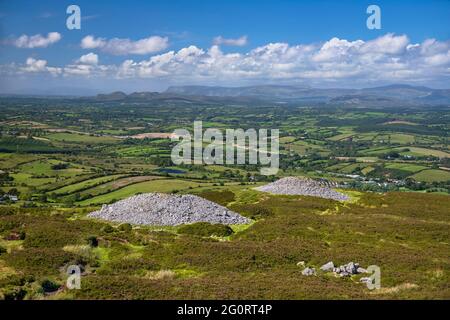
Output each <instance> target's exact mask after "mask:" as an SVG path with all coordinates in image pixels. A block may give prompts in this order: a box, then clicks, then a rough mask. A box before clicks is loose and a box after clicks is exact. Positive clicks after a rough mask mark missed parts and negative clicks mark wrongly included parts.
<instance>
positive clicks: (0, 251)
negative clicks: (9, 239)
mask: <svg viewBox="0 0 450 320" xmlns="http://www.w3.org/2000/svg"><path fill="white" fill-rule="evenodd" d="M6 252H7V250H6V248H4V247H2V246H0V256H1V255H2V254H4V253H6Z"/></svg>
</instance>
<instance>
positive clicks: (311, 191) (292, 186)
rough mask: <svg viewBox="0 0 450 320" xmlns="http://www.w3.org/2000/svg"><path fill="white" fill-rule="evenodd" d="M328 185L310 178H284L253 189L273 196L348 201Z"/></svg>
mask: <svg viewBox="0 0 450 320" xmlns="http://www.w3.org/2000/svg"><path fill="white" fill-rule="evenodd" d="M330 185H331V184H330V183H329V182H320V181H316V180H313V179H310V178H304V177H286V178H282V179H279V180H277V181H275V182H272V183H269V184H266V185H264V186H261V187H257V188H255V189H256V190H259V191H264V192H269V193H273V194H286V195H304V196H313V197H320V198H326V199H333V200H338V201H345V200H348V199H349V197H348V196H346V195H345V194H342V193H340V192H337V191H334V190H333V189H330V188H329V186H330Z"/></svg>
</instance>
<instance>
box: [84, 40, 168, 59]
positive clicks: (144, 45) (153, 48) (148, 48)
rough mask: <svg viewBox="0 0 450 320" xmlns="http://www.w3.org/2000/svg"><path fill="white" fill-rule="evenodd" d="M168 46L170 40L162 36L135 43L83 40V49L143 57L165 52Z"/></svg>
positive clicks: (131, 41) (128, 41)
mask: <svg viewBox="0 0 450 320" xmlns="http://www.w3.org/2000/svg"><path fill="white" fill-rule="evenodd" d="M168 46H169V39H168V38H167V37H160V36H151V37H148V38H144V39H140V40H137V41H133V40H130V39H119V38H113V39H109V40H108V39H105V38H95V37H94V36H92V35H89V36H86V37H84V38H83V39H82V40H81V47H82V48H83V49H100V50H102V51H104V52H107V53H110V54H114V55H128V54H138V55H143V54H149V53H155V52H158V51H161V50H164V49H166V48H167V47H168Z"/></svg>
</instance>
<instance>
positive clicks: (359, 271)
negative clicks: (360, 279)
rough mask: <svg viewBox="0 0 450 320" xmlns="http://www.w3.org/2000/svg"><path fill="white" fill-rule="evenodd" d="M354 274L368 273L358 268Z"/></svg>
mask: <svg viewBox="0 0 450 320" xmlns="http://www.w3.org/2000/svg"><path fill="white" fill-rule="evenodd" d="M356 273H368V272H367V270H366V269H364V268H361V267H359V268H358V269H356Z"/></svg>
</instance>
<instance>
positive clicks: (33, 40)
mask: <svg viewBox="0 0 450 320" xmlns="http://www.w3.org/2000/svg"><path fill="white" fill-rule="evenodd" d="M59 40H61V34H59V33H58V32H49V33H48V34H47V36H42V35H40V34H36V35H34V36H28V35H25V34H24V35H22V36H20V37H19V38H17V39H15V40H14V41H13V44H14V45H15V46H16V47H17V48H27V49H33V48H46V47H48V46H49V45H51V44H54V43H56V42H58V41H59Z"/></svg>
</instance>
